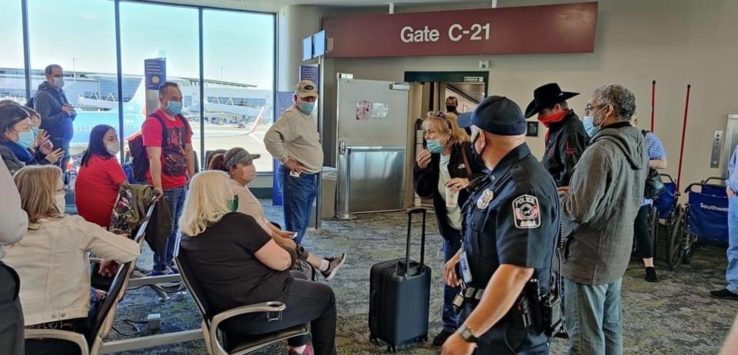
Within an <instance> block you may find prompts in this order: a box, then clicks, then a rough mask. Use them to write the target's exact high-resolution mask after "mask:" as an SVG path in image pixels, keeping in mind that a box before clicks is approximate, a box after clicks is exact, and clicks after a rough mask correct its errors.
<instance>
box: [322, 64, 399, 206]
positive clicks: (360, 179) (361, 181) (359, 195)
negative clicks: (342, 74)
mask: <svg viewBox="0 0 738 355" xmlns="http://www.w3.org/2000/svg"><path fill="white" fill-rule="evenodd" d="M337 86H338V90H337V109H338V110H337V118H338V119H337V139H336V141H337V142H338V147H337V149H338V162H337V163H338V164H337V168H338V179H337V180H338V181H337V191H336V216H337V217H339V218H350V214H351V213H357V212H374V211H384V210H395V209H401V208H402V207H403V196H404V194H405V159H406V149H407V129H408V128H407V127H408V116H407V114H408V88H409V86H408V85H406V84H396V83H393V82H389V81H377V80H359V79H346V78H339V79H338V85H337Z"/></svg>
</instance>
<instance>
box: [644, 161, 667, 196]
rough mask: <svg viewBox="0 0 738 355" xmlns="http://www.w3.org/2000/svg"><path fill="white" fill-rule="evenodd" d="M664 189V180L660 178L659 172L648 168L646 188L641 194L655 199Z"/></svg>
mask: <svg viewBox="0 0 738 355" xmlns="http://www.w3.org/2000/svg"><path fill="white" fill-rule="evenodd" d="M664 191H666V186H664V182H663V181H662V180H661V174H659V172H658V171H656V169H654V168H648V176H647V177H646V189H645V190H644V191H643V196H644V197H645V198H648V199H651V200H655V199H656V198H658V197H659V195H661V194H662V193H663V192H664Z"/></svg>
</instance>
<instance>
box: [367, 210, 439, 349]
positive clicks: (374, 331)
mask: <svg viewBox="0 0 738 355" xmlns="http://www.w3.org/2000/svg"><path fill="white" fill-rule="evenodd" d="M418 213H420V214H422V216H423V224H422V233H421V242H420V262H417V261H415V260H410V229H411V224H412V217H413V215H414V214H418ZM425 217H426V210H425V209H424V208H416V209H413V210H410V211H408V216H407V242H406V243H407V244H406V245H407V246H406V248H407V249H406V250H405V258H400V259H395V260H390V261H385V262H381V263H378V264H375V265H373V266H372V268H371V272H370V279H369V332H370V339H371V340H372V341H374V342H376V340H377V339H379V340H382V341H384V342H385V343H387V345H388V348H389V350H390V351H395V350H396V349H397V347H398V346H400V345H405V344H409V343H413V342H416V341H426V340H427V339H428V309H429V305H430V280H431V269H430V268H429V267H428V266H427V265H425V263H424V259H425V255H424V254H425ZM408 264H409V265H410V267H409V268H408V267H405V266H406V265H408Z"/></svg>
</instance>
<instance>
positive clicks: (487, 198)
mask: <svg viewBox="0 0 738 355" xmlns="http://www.w3.org/2000/svg"><path fill="white" fill-rule="evenodd" d="M493 198H495V194H494V193H493V192H492V189H486V190H484V191H483V192H482V196H480V197H479V199H478V200H477V208H478V209H480V210H483V209H485V208H487V206H489V203H490V202H492V199H493Z"/></svg>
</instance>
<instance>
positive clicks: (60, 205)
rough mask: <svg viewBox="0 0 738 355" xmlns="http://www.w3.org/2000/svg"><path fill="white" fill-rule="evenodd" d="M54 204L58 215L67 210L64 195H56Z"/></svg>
mask: <svg viewBox="0 0 738 355" xmlns="http://www.w3.org/2000/svg"><path fill="white" fill-rule="evenodd" d="M54 203H55V204H56V208H57V209H58V210H59V213H61V214H64V210H65V209H66V208H67V201H66V200H65V199H64V194H61V193H60V194H56V197H55V198H54Z"/></svg>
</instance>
